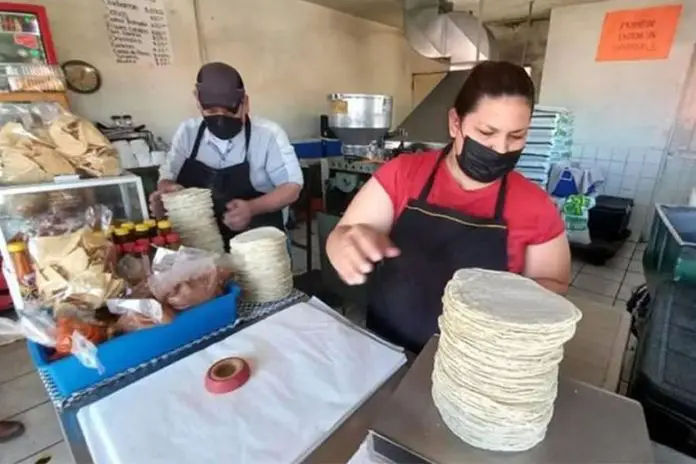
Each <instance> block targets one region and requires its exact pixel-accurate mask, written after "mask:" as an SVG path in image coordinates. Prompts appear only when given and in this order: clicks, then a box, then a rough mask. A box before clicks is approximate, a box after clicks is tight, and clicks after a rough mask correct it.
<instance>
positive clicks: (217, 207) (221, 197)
mask: <svg viewBox="0 0 696 464" xmlns="http://www.w3.org/2000/svg"><path fill="white" fill-rule="evenodd" d="M205 128H206V123H205V121H203V122H201V125H200V126H199V127H198V134H197V135H196V141H195V142H194V143H193V148H192V149H191V154H190V155H189V157H188V158H187V159H186V161H184V165H183V166H182V168H181V171H180V172H179V176H178V177H177V179H176V182H177V183H178V184H179V185H181V186H183V187H185V188H191V187H198V188H206V189H210V190H211V192H212V194H213V209H214V211H215V218H216V219H217V223H218V227H219V228H220V233H221V234H222V238H223V241H224V242H225V249H226V250H228V249H229V246H230V245H229V242H230V239H231V238H232V237H234V236H235V235H237V234H238V233H240V232H243V231H237V232H235V231H233V230H231V229H230V228H229V227H227V226H226V225H225V223H224V222H223V218H224V215H225V212H226V211H227V203H229V202H230V201H232V200H235V199H240V200H253V199H254V198H258V197H260V196H263V195H264V193H263V192H259V191H258V190H256V189H254V186H253V185H252V184H251V178H250V171H251V170H250V168H249V160H248V157H249V141H250V140H251V122H250V121H249V119H248V118H247V120H246V123H245V125H244V150H245V155H244V161H242V162H241V163H239V164H236V165H234V166H230V167H228V168H223V169H214V168H211V167H210V166H207V165H206V164H204V163H202V162H200V161H198V160H197V159H196V157H197V156H198V149H199V148H200V145H201V140H202V139H203V134H204V133H205ZM192 213H194V212H192ZM262 226H273V227H277V228H278V229H280V230H284V227H285V224H283V212H282V211H275V212H272V213H265V214H259V215H257V216H254V217H252V218H251V223H250V224H249V226H248V227H247V230H248V229H253V228H255V227H262Z"/></svg>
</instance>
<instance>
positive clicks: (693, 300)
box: [629, 204, 696, 456]
mask: <svg viewBox="0 0 696 464" xmlns="http://www.w3.org/2000/svg"><path fill="white" fill-rule="evenodd" d="M643 268H644V270H645V276H646V280H647V282H648V289H649V291H650V297H651V300H650V304H649V305H648V307H647V308H646V311H645V312H644V313H639V314H637V316H639V318H638V321H637V322H638V323H639V324H638V327H639V331H638V346H637V350H636V358H635V362H634V370H633V377H632V379H631V385H630V389H629V393H630V396H632V397H633V398H635V399H637V400H639V401H640V402H641V403H642V404H643V409H644V411H645V417H646V420H647V423H648V428H649V429H650V437H651V438H652V439H653V440H655V441H658V442H661V443H664V444H667V445H669V446H671V447H673V448H676V449H678V450H680V451H682V452H684V453H687V454H690V455H692V456H696V439H695V437H696V208H695V207H689V206H666V205H659V204H658V205H656V214H655V216H654V220H653V225H652V230H651V232H650V240H649V241H648V245H647V248H646V250H645V253H644V255H643Z"/></svg>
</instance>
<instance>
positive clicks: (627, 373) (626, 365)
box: [621, 350, 636, 382]
mask: <svg viewBox="0 0 696 464" xmlns="http://www.w3.org/2000/svg"><path fill="white" fill-rule="evenodd" d="M635 355H636V352H635V350H626V352H625V353H624V358H623V363H622V364H621V380H622V381H624V382H629V381H630V380H631V373H632V372H633V359H634V358H635Z"/></svg>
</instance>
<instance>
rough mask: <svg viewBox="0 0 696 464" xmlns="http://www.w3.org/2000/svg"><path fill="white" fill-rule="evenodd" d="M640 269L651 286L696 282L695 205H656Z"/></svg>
mask: <svg viewBox="0 0 696 464" xmlns="http://www.w3.org/2000/svg"><path fill="white" fill-rule="evenodd" d="M643 268H644V269H645V274H646V277H647V280H648V284H649V286H650V287H653V286H654V285H658V284H659V283H660V282H665V281H671V282H685V283H691V284H696V208H695V207H690V206H667V205H659V204H658V205H655V216H654V218H653V224H652V228H651V231H650V240H649V241H648V246H647V248H646V249H645V253H644V254H643ZM651 282H652V283H653V284H654V285H651Z"/></svg>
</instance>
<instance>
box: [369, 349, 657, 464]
mask: <svg viewBox="0 0 696 464" xmlns="http://www.w3.org/2000/svg"><path fill="white" fill-rule="evenodd" d="M437 340H438V338H437V337H433V338H432V339H431V340H430V342H428V344H427V345H426V347H425V348H424V349H423V352H421V354H420V355H419V356H418V359H416V361H415V362H414V363H413V365H412V366H411V369H410V370H409V371H408V373H407V374H406V376H405V377H404V379H403V381H402V382H401V384H400V385H399V387H398V388H397V390H396V392H395V393H394V395H393V396H392V398H391V400H390V401H389V402H388V403H387V404H386V405H384V408H383V411H385V413H384V414H381V415H380V417H379V418H378V419H377V420H376V421H375V424H374V426H373V428H372V435H373V436H372V442H373V446H374V451H373V452H376V453H377V454H378V455H379V456H381V457H386V458H388V459H390V460H391V461H393V462H397V463H401V462H403V463H406V462H408V463H433V464H435V463H437V464H459V463H462V462H477V463H478V462H480V463H509V464H527V463H530V464H531V463H539V464H541V463H549V464H551V463H559V462H562V463H578V464H584V463H600V462H602V463H620V462H631V463H648V462H653V456H652V447H651V443H650V438H649V437H648V429H647V426H646V424H645V416H644V415H643V408H642V407H641V405H640V404H639V403H638V402H637V401H634V400H631V399H628V398H625V397H622V396H619V395H617V394H614V393H611V392H608V391H606V390H601V389H599V388H596V387H593V386H591V385H588V384H585V383H582V382H578V381H575V380H570V379H566V378H561V379H560V381H559V386H558V397H557V398H556V401H555V411H554V415H553V418H552V419H551V423H550V424H549V427H548V430H547V433H546V438H545V439H544V441H542V442H541V443H540V444H538V445H537V446H535V447H534V448H532V449H530V450H528V451H524V452H520V453H500V452H491V451H485V450H481V449H478V448H474V447H473V446H470V445H468V444H467V443H465V442H464V441H462V440H460V439H459V438H458V437H457V436H456V435H454V434H453V433H452V432H451V431H450V430H449V428H448V427H447V426H446V425H445V424H444V423H443V422H442V419H441V418H440V414H439V412H438V411H437V409H436V408H435V405H434V404H433V400H432V395H431V389H432V381H431V373H432V370H433V359H434V355H435V352H436V350H437Z"/></svg>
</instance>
